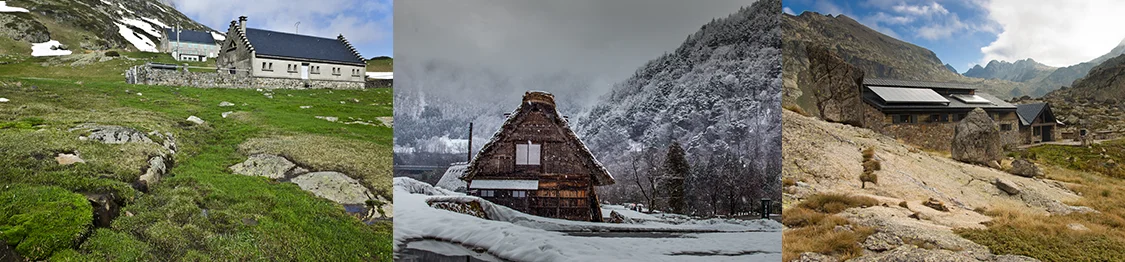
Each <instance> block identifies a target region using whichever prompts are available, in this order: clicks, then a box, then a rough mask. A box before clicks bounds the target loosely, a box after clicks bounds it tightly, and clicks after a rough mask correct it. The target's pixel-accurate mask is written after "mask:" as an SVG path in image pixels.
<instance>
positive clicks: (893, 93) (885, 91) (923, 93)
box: [867, 86, 949, 103]
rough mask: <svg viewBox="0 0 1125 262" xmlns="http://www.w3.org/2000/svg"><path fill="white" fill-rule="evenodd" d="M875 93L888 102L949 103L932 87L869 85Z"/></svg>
mask: <svg viewBox="0 0 1125 262" xmlns="http://www.w3.org/2000/svg"><path fill="white" fill-rule="evenodd" d="M867 88H868V89H871V91H872V92H875V95H878V96H879V98H882V99H883V101H886V102H887V103H949V100H948V99H945V97H942V96H941V95H939V94H938V93H937V92H934V90H932V89H927V88H898V87H882V86H868V87H867Z"/></svg>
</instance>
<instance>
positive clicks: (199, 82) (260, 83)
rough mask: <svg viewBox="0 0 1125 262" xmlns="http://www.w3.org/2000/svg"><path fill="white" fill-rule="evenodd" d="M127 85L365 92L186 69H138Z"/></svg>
mask: <svg viewBox="0 0 1125 262" xmlns="http://www.w3.org/2000/svg"><path fill="white" fill-rule="evenodd" d="M125 77H126V82H128V83H130V84H141V85H166V86H194V87H204V88H262V89H363V88H364V83H363V82H347V81H326V80H301V79H288V78H264V77H251V76H248V75H246V74H230V73H228V72H226V71H224V72H188V71H186V70H185V69H177V70H166V69H153V68H150V67H148V66H144V65H141V66H135V67H133V68H130V69H129V70H128V71H127V72H126V73H125Z"/></svg>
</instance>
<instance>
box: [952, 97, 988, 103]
mask: <svg viewBox="0 0 1125 262" xmlns="http://www.w3.org/2000/svg"><path fill="white" fill-rule="evenodd" d="M953 98H956V99H957V100H961V102H965V103H966V104H991V103H992V101H988V99H985V98H983V97H980V96H978V95H953Z"/></svg>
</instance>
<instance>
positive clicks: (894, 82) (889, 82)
mask: <svg viewBox="0 0 1125 262" xmlns="http://www.w3.org/2000/svg"><path fill="white" fill-rule="evenodd" d="M863 85H865V86H888V87H915V88H945V89H977V88H976V87H974V86H971V85H967V84H961V83H941V82H928V81H913V80H898V79H885V78H864V79H863Z"/></svg>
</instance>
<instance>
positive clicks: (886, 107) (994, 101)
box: [863, 92, 1016, 111]
mask: <svg viewBox="0 0 1125 262" xmlns="http://www.w3.org/2000/svg"><path fill="white" fill-rule="evenodd" d="M976 94H977V96H980V97H981V98H983V99H986V100H988V101H989V103H987V104H968V103H965V102H962V101H961V100H958V99H951V97H946V98H947V100H948V101H949V104H935V103H886V102H884V101H883V100H882V99H880V98H879V95H877V94H875V92H863V101H864V102H866V103H868V104H871V105H872V106H874V107H875V108H876V109H879V110H881V111H969V110H973V108H978V107H979V108H982V109H985V110H1002V111H1009V110H1012V111H1014V110H1015V109H1016V106H1015V105H1012V104H1010V103H1008V102H1005V101H1004V100H1002V99H1000V98H997V97H995V96H992V95H990V94H986V93H981V92H977V93H976Z"/></svg>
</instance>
